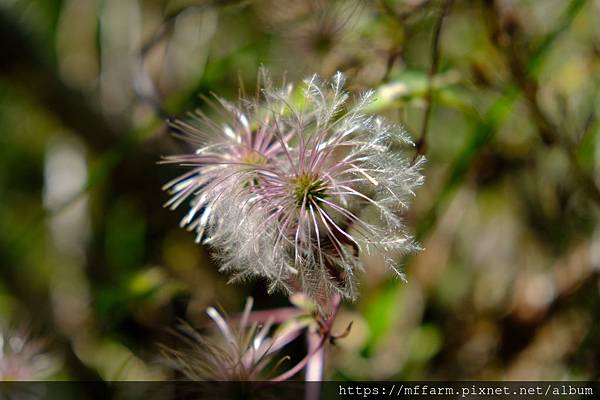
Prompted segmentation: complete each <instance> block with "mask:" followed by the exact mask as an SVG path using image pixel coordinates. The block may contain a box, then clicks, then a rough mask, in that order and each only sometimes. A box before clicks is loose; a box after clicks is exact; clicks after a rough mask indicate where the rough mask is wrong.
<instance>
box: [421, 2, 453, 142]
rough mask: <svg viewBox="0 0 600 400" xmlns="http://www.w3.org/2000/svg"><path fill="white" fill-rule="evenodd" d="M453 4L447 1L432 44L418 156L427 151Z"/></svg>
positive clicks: (434, 32)
mask: <svg viewBox="0 0 600 400" xmlns="http://www.w3.org/2000/svg"><path fill="white" fill-rule="evenodd" d="M452 3H453V0H446V2H445V3H444V6H443V8H442V11H441V12H440V15H439V17H438V19H437V22H436V24H435V28H434V31H433V40H432V42H431V66H430V67H429V72H428V74H427V93H426V94H425V113H424V115H423V123H422V125H421V136H420V137H419V140H418V141H417V143H416V145H415V147H416V150H417V154H424V153H425V151H426V149H427V130H428V128H429V120H430V116H431V106H432V102H433V86H434V85H433V79H434V78H435V75H436V74H437V72H438V68H439V63H440V39H441V36H442V28H443V26H444V20H445V19H446V17H447V16H448V14H449V13H450V8H451V7H452Z"/></svg>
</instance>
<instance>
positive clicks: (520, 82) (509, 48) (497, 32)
mask: <svg viewBox="0 0 600 400" xmlns="http://www.w3.org/2000/svg"><path fill="white" fill-rule="evenodd" d="M484 5H485V7H486V11H487V14H488V15H487V16H488V18H487V24H486V25H487V27H488V33H489V35H490V39H491V40H492V42H493V43H494V44H496V46H497V47H498V48H499V49H500V50H501V54H503V55H504V57H505V59H506V62H507V65H508V69H509V72H510V75H511V77H512V79H513V80H514V82H515V83H516V85H517V86H518V87H519V89H520V90H521V92H522V93H523V96H524V97H525V101H526V103H527V107H528V109H529V112H530V114H531V117H532V119H533V121H534V123H535V125H536V126H537V130H538V134H539V135H540V139H541V141H542V142H543V143H544V144H545V145H547V146H560V147H561V148H562V149H563V150H564V151H565V152H566V154H567V156H568V157H569V161H570V163H571V166H572V168H573V170H574V173H575V175H576V177H577V179H579V181H580V183H581V184H582V186H583V188H584V190H585V191H586V192H587V193H588V195H589V196H590V197H591V198H592V199H593V200H594V201H595V202H597V203H599V204H600V188H598V185H596V182H595V181H594V178H593V177H592V176H590V175H589V174H588V173H587V172H586V171H585V168H584V167H583V166H582V165H581V162H580V161H579V158H578V156H577V151H576V146H575V143H574V142H573V141H572V140H570V139H569V138H568V137H566V136H565V135H561V133H560V128H559V126H558V125H557V124H556V123H555V122H554V121H552V120H551V119H550V118H549V117H548V116H547V115H546V113H545V112H544V110H543V108H542V106H541V104H540V102H539V100H538V93H539V83H538V81H537V78H536V76H535V75H534V74H532V73H530V71H529V70H528V68H527V65H528V63H527V60H528V59H529V58H530V57H528V54H527V50H526V48H525V46H523V45H522V43H524V42H525V41H524V40H522V39H521V37H520V36H519V35H520V33H521V31H520V26H519V21H518V19H517V18H516V15H514V14H510V15H509V17H510V18H508V19H507V18H502V17H503V16H502V15H501V14H502V13H501V11H500V10H499V9H498V6H497V4H496V2H494V1H485V2H484ZM503 20H504V21H505V23H502V22H501V21H503Z"/></svg>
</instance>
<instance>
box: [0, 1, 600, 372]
mask: <svg viewBox="0 0 600 400" xmlns="http://www.w3.org/2000/svg"><path fill="white" fill-rule="evenodd" d="M0 49H1V51H0V331H1V332H2V335H3V337H5V338H8V337H11V338H12V340H8V341H7V340H2V341H0V345H3V346H4V347H7V346H9V347H10V348H11V349H12V350H13V352H14V353H15V354H18V353H19V350H20V349H21V350H23V349H24V348H25V349H28V351H29V352H30V353H31V354H34V355H35V356H33V357H29V358H28V359H27V360H25V361H21V362H23V363H25V364H26V365H24V366H23V368H22V370H23V371H25V372H24V373H23V376H24V377H30V378H32V377H33V378H36V377H39V378H51V379H69V380H71V379H72V380H82V379H103V380H115V379H119V380H130V379H148V380H149V379H165V378H168V377H169V376H170V375H169V372H168V371H166V370H165V369H164V368H163V367H162V366H161V364H160V362H158V361H159V358H160V354H159V351H158V347H157V343H169V341H172V339H169V334H168V332H167V328H169V327H172V326H174V324H175V321H176V320H177V318H183V319H185V320H188V321H190V322H192V323H194V322H198V321H199V322H202V321H205V320H206V317H205V316H204V310H205V308H206V307H207V306H208V305H212V304H220V305H221V306H222V307H223V308H224V309H226V310H228V311H229V312H230V313H234V312H237V311H240V310H241V308H242V306H243V303H244V299H245V297H246V296H248V295H252V296H254V297H255V300H256V308H258V309H261V308H267V307H274V306H281V305H286V304H287V300H286V298H285V297H284V296H281V295H273V296H268V295H266V294H265V286H264V284H263V283H262V282H256V283H254V284H247V285H242V284H235V285H228V284H227V277H226V276H223V275H221V274H219V273H218V272H217V268H218V266H216V265H214V263H213V262H212V261H211V257H210V249H208V248H206V247H203V246H199V245H196V244H195V243H194V235H193V234H191V233H188V232H186V231H185V230H183V229H180V228H179V227H178V223H179V219H180V218H181V217H182V216H183V215H184V214H185V209H184V208H182V209H180V210H178V211H176V212H169V211H167V210H165V209H163V208H162V204H164V202H165V201H166V200H167V195H166V194H165V193H163V192H162V191H161V186H162V185H163V184H164V183H166V182H167V181H168V180H170V179H171V178H173V177H175V176H176V175H178V174H180V173H181V172H182V170H181V169H178V168H177V167H173V166H170V167H167V166H158V165H157V161H158V160H159V159H160V157H161V156H162V155H168V154H175V153H180V152H183V151H186V147H185V144H183V143H181V142H179V141H177V140H175V139H174V138H173V137H172V136H171V135H170V133H169V132H168V131H167V129H166V126H165V122H164V121H165V118H167V117H170V116H180V115H183V114H184V113H185V112H186V111H187V110H190V109H193V108H195V107H199V108H203V107H205V103H204V101H203V100H202V99H201V97H200V95H207V94H210V93H211V92H214V93H217V94H219V95H221V96H223V97H225V98H230V99H235V98H237V96H238V88H239V86H240V81H241V82H243V83H244V86H245V87H246V90H247V91H249V92H252V91H253V90H254V89H253V88H254V87H255V85H256V77H257V71H258V68H259V67H260V66H261V65H264V66H266V67H267V68H268V69H269V70H270V71H271V73H272V75H273V77H274V80H275V81H279V80H281V78H282V77H284V76H285V77H286V79H287V80H288V81H296V80H299V79H302V78H304V77H305V76H306V75H309V74H312V73H315V72H317V73H320V74H322V75H324V76H328V75H331V74H332V73H333V72H335V71H336V70H341V71H343V72H344V73H346V75H347V76H348V84H349V88H350V90H352V91H356V92H358V91H361V90H365V89H368V88H373V89H375V90H376V92H377V101H376V102H375V103H374V104H373V105H372V107H371V109H372V111H373V112H374V113H378V114H382V115H385V116H387V117H388V118H390V119H392V120H394V121H397V122H400V123H402V124H404V125H405V126H406V127H407V128H408V130H409V131H410V132H411V134H412V136H413V137H414V140H415V142H416V143H417V147H416V150H415V152H416V151H419V152H421V153H424V154H426V156H427V159H428V162H427V165H426V168H425V170H424V174H425V175H426V184H425V185H424V186H423V187H422V188H421V189H420V190H419V192H418V193H417V196H416V198H415V201H414V204H413V207H412V208H411V210H410V212H409V213H408V214H407V215H406V220H407V224H408V225H409V229H410V230H411V231H413V232H415V234H416V236H417V238H418V240H419V241H420V242H421V243H422V245H423V247H424V251H422V252H420V253H418V254H415V255H412V256H409V257H405V258H404V260H403V264H404V266H405V269H406V272H407V275H408V283H406V284H405V283H401V282H399V281H398V280H397V279H394V278H393V277H392V276H391V274H389V273H388V272H387V271H386V270H385V267H384V266H383V265H382V262H381V261H380V260H379V259H377V258H372V259H367V258H365V260H364V262H365V263H366V264H367V271H368V273H365V274H363V276H362V280H361V296H360V299H359V300H358V301H357V302H356V303H354V304H345V305H344V307H343V309H342V312H341V315H340V317H339V318H338V321H337V322H338V324H339V327H337V328H336V329H337V330H339V331H342V330H343V329H344V328H345V326H346V325H347V323H348V322H349V321H353V326H352V330H351V333H350V335H349V336H348V337H347V338H345V339H343V340H339V341H338V342H337V345H336V346H333V347H330V348H329V351H328V360H327V370H326V371H327V372H326V377H327V378H329V379H352V380H360V379H362V380H372V379H395V380H398V379H415V380H416V379H520V380H526V379H532V380H533V379H598V378H599V377H600V361H599V360H600V301H599V298H600V297H599V294H600V283H599V272H600V229H599V226H598V220H599V216H600V215H599V206H600V126H599V123H598V120H597V117H598V113H599V112H600V91H598V88H599V87H600V74H599V73H600V1H597V0H587V1H586V0H546V1H534V0H496V1H493V0H454V1H452V0H450V1H448V0H372V1H367V0H364V1H352V0H346V1H325V0H252V1H233V0H232V1H224V0H223V1H201V0H197V1H193V0H0ZM248 88H251V90H249V89H248ZM334 331H335V329H334ZM40 340H41V341H43V344H42V345H40ZM34 344H35V345H34ZM26 346H29V348H27V347H26ZM296 347H298V348H292V349H291V350H290V351H293V352H295V351H297V352H298V354H301V352H302V350H303V349H302V343H300V344H299V345H297V346H296ZM21 353H22V352H21ZM15 357H16V359H17V361H18V356H15ZM32 360H33V361H32Z"/></svg>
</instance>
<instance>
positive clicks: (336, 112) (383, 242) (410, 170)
mask: <svg viewBox="0 0 600 400" xmlns="http://www.w3.org/2000/svg"><path fill="white" fill-rule="evenodd" d="M343 84H344V77H343V75H342V74H341V73H337V74H336V75H335V76H334V78H333V79H332V81H331V83H330V84H327V83H324V82H321V81H320V79H319V78H318V77H317V76H316V75H315V76H313V77H312V78H310V79H308V80H306V81H304V84H303V86H302V87H301V88H300V89H301V90H300V91H297V92H292V90H291V89H290V88H289V87H288V88H286V89H284V90H279V91H277V90H272V89H271V88H265V89H264V90H263V97H264V104H258V103H257V104H255V105H254V107H253V109H254V110H259V109H261V108H263V109H265V110H268V112H269V113H270V115H271V117H270V118H266V119H264V120H263V125H258V126H257V127H256V128H255V131H256V132H269V134H270V137H271V138H272V140H273V142H274V143H278V145H277V147H276V149H277V151H273V152H271V153H269V156H270V157H269V158H268V160H266V161H265V162H262V163H261V164H260V165H256V164H254V165H249V164H243V165H244V174H243V175H241V174H240V173H239V172H237V169H235V168H234V169H232V170H231V172H229V175H227V176H230V175H231V174H237V175H238V176H243V177H244V178H243V180H239V179H237V180H236V181H235V182H232V181H226V180H225V179H221V180H220V181H219V182H224V183H223V184H222V185H221V186H218V187H217V186H215V187H214V190H215V193H211V197H213V198H220V197H225V198H226V199H223V200H225V201H224V203H223V205H222V206H220V207H218V209H217V208H216V207H213V206H211V208H210V212H211V215H212V218H213V220H214V221H218V223H213V224H212V225H211V226H212V227H213V228H214V229H213V230H212V231H211V243H212V244H213V246H215V248H216V249H217V254H218V255H219V257H220V258H221V261H222V262H223V264H222V269H223V270H226V271H230V272H233V273H234V277H235V278H237V279H245V278H251V277H262V278H266V279H267V281H268V282H269V284H270V289H271V290H273V289H278V288H280V289H283V290H286V291H288V292H294V291H297V290H300V291H303V292H305V293H307V294H308V295H310V296H311V297H313V298H315V299H317V300H318V301H319V302H320V303H322V304H323V303H324V302H325V301H326V299H328V298H330V296H331V295H332V294H333V293H339V294H341V295H342V296H344V297H346V298H350V299H353V298H355V296H356V289H355V287H356V283H355V282H356V280H355V274H356V272H357V271H359V270H361V269H362V264H361V262H360V260H359V254H360V253H363V252H364V253H367V254H369V253H372V252H377V253H381V254H383V255H384V257H385V260H386V263H387V264H388V265H389V266H390V268H391V269H392V270H394V271H395V272H396V273H397V274H398V275H399V276H401V277H402V273H401V272H400V270H399V268H398V266H397V265H396V264H395V262H394V261H393V259H392V257H391V256H390V255H395V254H397V253H403V252H409V251H413V250H415V249H417V248H418V246H417V245H416V244H415V243H414V242H413V240H412V239H411V237H410V235H409V234H408V233H407V232H406V231H405V229H404V225H403V223H402V219H401V214H402V212H403V211H404V210H405V209H406V208H407V207H408V201H409V199H410V197H411V196H413V195H414V192H413V190H414V189H415V187H417V186H418V185H420V184H421V183H422V181H423V177H422V175H421V174H420V172H419V169H420V167H421V165H422V163H423V162H424V159H423V158H418V159H417V160H416V161H415V162H412V161H411V158H408V157H405V156H402V154H401V152H400V151H401V148H402V147H403V146H406V145H412V142H411V141H410V139H409V137H408V135H407V134H406V132H405V131H404V129H403V128H401V127H400V126H397V125H394V124H391V123H388V122H385V121H384V120H383V119H382V118H379V117H374V116H369V115H367V113H366V107H367V106H368V104H370V102H371V99H372V95H373V94H372V92H368V93H365V94H364V95H362V96H361V97H360V98H359V99H358V101H356V102H354V103H352V104H351V103H350V102H349V96H348V94H347V93H346V92H345V91H344V90H343ZM291 93H298V94H300V95H301V101H300V102H297V103H296V104H294V103H293V102H292V101H291V99H290V98H291V96H290V94H291ZM273 105H277V106H276V107H274V106H273ZM242 132H246V134H247V135H250V136H252V132H253V131H252V130H249V131H248V130H246V131H242ZM248 132H250V133H248ZM221 151H222V150H221ZM223 154H227V152H224V153H221V156H223ZM228 169H230V168H228ZM201 173H202V171H198V172H197V174H201ZM184 179H185V178H184ZM198 179H209V178H202V175H200V176H199V178H198ZM232 185H233V187H231V186H232ZM212 189H213V188H211V190H212ZM206 192H207V190H206V189H204V187H202V186H200V189H199V190H198V191H197V193H198V194H199V195H200V196H202V198H204V197H205V196H206ZM221 192H222V193H225V195H224V196H222V195H221V194H220V193H221ZM219 201H221V200H219ZM193 207H196V208H197V207H198V206H197V205H196V204H194V206H193ZM192 210H194V208H193V209H192Z"/></svg>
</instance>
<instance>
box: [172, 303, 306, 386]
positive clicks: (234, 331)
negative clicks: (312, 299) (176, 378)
mask: <svg viewBox="0 0 600 400" xmlns="http://www.w3.org/2000/svg"><path fill="white" fill-rule="evenodd" d="M252 305H253V300H252V298H248V300H247V301H246V306H245V308H244V312H243V313H242V315H241V316H240V318H239V319H237V320H236V321H234V322H228V321H227V320H226V319H225V318H224V317H223V316H222V315H221V313H219V312H218V311H217V310H216V309H215V308H213V307H209V308H208V309H207V310H206V313H207V314H208V316H209V317H210V318H211V319H212V321H213V322H214V324H215V326H216V328H217V329H216V334H213V335H202V334H201V333H200V332H198V331H197V330H196V329H194V328H192V327H191V326H190V325H187V324H185V325H183V326H182V327H181V329H180V331H179V333H178V335H177V337H178V338H180V339H181V340H182V341H183V342H184V345H185V348H184V349H183V350H175V349H171V348H168V347H165V346H163V353H164V355H165V356H166V359H167V361H168V363H169V364H170V365H171V367H173V368H174V369H175V370H176V371H178V372H180V373H181V374H183V376H185V377H186V378H187V379H189V380H193V381H252V380H261V379H263V380H264V379H266V378H267V377H268V375H269V372H268V371H267V370H268V369H269V368H268V367H269V366H270V363H271V361H273V358H274V356H275V354H277V352H278V351H280V350H281V349H282V348H283V347H284V346H285V345H287V344H288V343H290V342H291V341H292V340H294V339H295V338H296V337H298V336H299V335H300V333H301V332H302V330H303V329H304V328H305V326H304V325H303V324H301V323H300V322H298V321H296V320H294V319H290V320H289V321H287V323H285V324H282V325H280V326H279V329H277V330H276V331H275V333H274V334H272V335H270V334H271V333H272V332H271V331H272V330H273V325H274V323H273V321H272V320H271V321H267V322H266V323H265V324H264V325H262V326H260V325H259V324H258V323H257V322H256V321H254V322H253V321H251V319H252V318H251V311H252ZM271 367H273V366H272V365H271ZM275 369H276V366H275V367H273V368H272V369H271V370H272V371H274V370H275Z"/></svg>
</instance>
